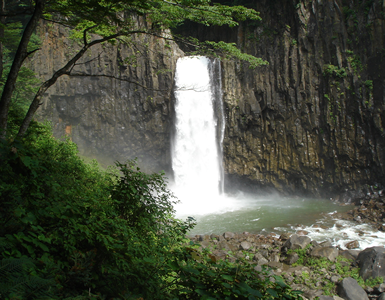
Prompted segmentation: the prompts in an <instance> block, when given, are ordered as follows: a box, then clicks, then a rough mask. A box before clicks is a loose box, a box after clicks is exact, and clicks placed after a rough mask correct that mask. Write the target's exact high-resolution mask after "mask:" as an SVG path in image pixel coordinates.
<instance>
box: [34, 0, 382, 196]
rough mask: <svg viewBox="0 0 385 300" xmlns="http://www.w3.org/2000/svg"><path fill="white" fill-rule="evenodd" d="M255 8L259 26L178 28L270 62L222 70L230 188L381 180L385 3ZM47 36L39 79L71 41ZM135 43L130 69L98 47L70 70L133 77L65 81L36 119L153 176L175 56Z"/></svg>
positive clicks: (334, 187) (117, 49) (90, 152)
mask: <svg viewBox="0 0 385 300" xmlns="http://www.w3.org/2000/svg"><path fill="white" fill-rule="evenodd" d="M246 2H247V1H246ZM251 3H252V5H254V8H255V9H256V10H258V11H260V12H261V17H262V18H263V21H262V22H259V23H255V22H254V23H245V24H242V25H241V26H240V27H239V28H237V29H233V30H229V29H228V28H224V29H222V28H209V29H205V28H203V27H196V26H194V27H192V28H190V29H188V28H185V29H184V30H185V31H187V32H188V31H189V30H190V33H192V34H194V35H196V36H198V37H200V38H208V39H214V40H215V39H217V40H220V39H224V40H226V41H228V42H236V43H238V45H239V46H240V47H241V48H242V49H243V50H244V51H246V52H248V53H251V54H254V55H256V56H259V57H262V58H264V59H265V60H267V61H268V62H269V65H268V66H264V67H260V68H257V69H255V70H250V69H249V68H248V66H247V65H245V64H243V63H239V62H235V61H226V62H223V63H222V80H223V82H222V84H223V99H224V103H225V114H226V131H225V139H224V168H225V172H226V175H227V184H228V185H229V186H230V185H236V184H239V183H242V184H244V183H247V184H248V186H249V187H250V186H252V187H255V188H261V187H267V188H271V189H276V190H279V191H281V192H286V193H305V194H310V195H317V196H319V195H322V196H326V195H333V194H335V193H338V192H343V191H346V190H352V189H360V188H362V187H365V186H367V185H368V184H369V185H373V186H374V188H375V186H377V187H380V186H381V185H384V184H385V176H384V175H385V174H384V150H383V149H384V147H385V145H384V144H385V139H384V123H383V122H385V113H384V109H385V102H384V100H385V99H384V86H385V82H384V80H385V40H384V39H385V36H384V34H385V23H384V16H385V2H384V1H381V0H370V1H360V0H355V1H347V0H313V1H311V0H302V1H298V0H293V1H286V0H277V1H271V0H261V1H253V2H251ZM141 21H142V20H138V22H141ZM42 34H44V36H45V39H44V43H43V51H41V52H40V54H39V55H38V56H35V58H34V63H35V66H36V69H37V71H38V72H39V73H41V74H43V75H44V74H45V71H46V70H49V71H50V70H52V69H55V68H57V67H58V66H59V65H62V63H63V62H64V61H65V59H66V58H67V57H68V56H69V55H70V53H71V47H76V45H71V42H70V41H69V40H68V39H66V38H65V37H66V34H67V33H66V32H65V31H64V30H63V29H58V28H50V29H49V30H48V31H47V32H42ZM57 38H59V41H60V42H59V43H57V42H54V40H55V41H56V40H57ZM135 39H136V40H135V41H139V39H142V40H140V42H141V45H142V46H141V47H140V51H142V52H143V55H142V56H141V57H140V58H139V60H138V61H137V62H132V63H131V64H129V63H127V62H125V59H126V58H130V57H131V56H132V54H135V51H137V50H136V49H134V48H133V47H130V46H127V45H123V44H119V45H117V46H114V47H113V46H101V47H99V48H95V49H93V50H92V53H90V56H89V60H90V61H88V62H87V58H85V60H84V64H82V65H79V66H77V68H79V70H80V71H82V72H84V73H88V74H93V75H100V74H105V75H108V76H116V77H123V78H125V79H126V80H128V81H118V80H114V79H111V78H108V77H100V76H99V77H96V76H95V77H77V78H63V79H62V80H61V81H60V82H59V83H58V84H56V85H55V86H54V87H52V88H51V89H50V90H49V93H48V94H47V97H46V98H45V103H44V105H43V107H42V110H41V117H42V118H49V119H50V120H52V121H53V123H54V127H55V135H57V136H61V135H64V134H68V135H70V136H71V138H72V139H73V140H74V141H75V142H77V143H78V145H79V148H80V150H81V153H82V154H83V155H85V156H90V157H96V158H99V159H100V158H101V157H102V156H104V157H106V158H107V160H108V159H109V162H111V161H112V160H124V159H127V158H130V157H135V156H137V157H139V158H142V159H143V161H144V162H147V165H148V166H149V168H150V169H153V170H156V169H159V168H163V169H166V170H167V169H169V166H170V151H169V149H170V146H169V139H170V132H171V129H172V120H173V113H172V111H173V107H172V93H171V89H172V85H173V77H174V71H175V62H176V59H177V58H178V56H180V55H182V53H181V51H180V50H179V49H178V48H177V47H176V45H175V44H172V43H166V42H165V41H163V40H159V39H157V38H150V37H145V38H140V37H135ZM65 50H66V51H67V52H68V53H67V52H66V51H65ZM93 57H97V58H96V59H91V58H93ZM48 73H49V72H48ZM134 82H135V83H134ZM143 86H145V87H147V88H143Z"/></svg>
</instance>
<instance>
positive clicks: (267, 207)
mask: <svg viewBox="0 0 385 300" xmlns="http://www.w3.org/2000/svg"><path fill="white" fill-rule="evenodd" d="M215 64H216V65H215ZM213 65H214V66H213ZM219 68H220V65H219V63H218V61H213V60H210V59H208V58H206V57H196V56H194V57H184V58H180V59H179V60H178V62H177V67H176V80H175V98H176V103H175V115H176V117H175V118H176V120H175V134H174V139H173V141H172V168H173V172H174V182H172V183H170V186H169V187H170V189H171V190H172V191H173V192H174V194H175V196H176V197H177V198H178V199H179V200H180V201H181V202H180V203H178V204H177V205H176V206H175V209H176V217H177V218H180V219H186V218H187V217H193V218H194V219H195V220H196V221H197V225H196V226H195V228H194V229H193V230H191V232H190V233H189V234H190V235H196V234H212V233H214V234H222V233H224V232H226V231H231V232H245V231H247V232H250V233H271V232H273V233H276V234H278V235H279V234H281V233H283V232H291V233H294V232H296V231H297V230H299V229H301V230H305V231H307V232H309V234H308V236H309V237H310V238H311V239H313V240H317V241H319V242H321V241H324V240H330V241H331V242H332V243H333V244H334V245H339V246H340V247H341V248H343V249H344V248H345V244H346V243H347V242H350V241H353V240H357V241H359V243H360V248H361V249H365V248H367V247H370V246H379V245H385V233H382V232H377V231H374V230H373V229H372V228H371V227H370V226H368V225H365V224H362V225H357V224H355V223H352V222H348V221H342V220H336V219H335V218H334V217H333V215H334V214H335V213H336V212H341V211H347V210H349V209H351V208H352V207H349V206H338V205H336V204H334V203H333V202H331V201H329V200H319V199H304V198H298V197H297V198H294V197H293V198H285V197H282V196H279V195H268V196H265V195H263V196H262V195H257V194H250V193H244V192H242V191H236V192H234V193H232V194H231V195H230V194H225V193H221V192H220V191H221V190H222V187H221V185H222V183H223V176H222V171H221V170H222V156H221V155H222V154H221V152H222V151H221V143H222V139H223V132H224V120H221V119H220V118H223V107H222V106H221V105H222V99H221V93H218V92H215V89H213V87H212V85H213V83H214V82H216V84H220V82H221V80H220V78H219V80H216V79H218V77H219V76H220V69H219ZM219 88H220V87H219ZM215 109H216V111H215ZM219 126H220V127H221V128H219Z"/></svg>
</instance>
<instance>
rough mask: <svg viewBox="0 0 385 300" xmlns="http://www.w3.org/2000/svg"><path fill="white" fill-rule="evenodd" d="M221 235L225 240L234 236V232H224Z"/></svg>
mask: <svg viewBox="0 0 385 300" xmlns="http://www.w3.org/2000/svg"><path fill="white" fill-rule="evenodd" d="M223 237H224V238H225V239H226V240H229V239H233V238H234V237H235V233H234V232H229V231H228V232H225V233H224V234H223Z"/></svg>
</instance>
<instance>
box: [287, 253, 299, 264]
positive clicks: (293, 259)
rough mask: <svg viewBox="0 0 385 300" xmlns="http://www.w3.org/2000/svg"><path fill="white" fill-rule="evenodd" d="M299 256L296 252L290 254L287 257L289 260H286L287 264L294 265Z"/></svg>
mask: <svg viewBox="0 0 385 300" xmlns="http://www.w3.org/2000/svg"><path fill="white" fill-rule="evenodd" d="M298 258H299V256H298V254H297V253H296V252H293V253H290V254H288V255H287V258H286V259H285V261H284V262H285V263H286V264H288V265H292V264H294V263H295V262H296V261H297V260H298Z"/></svg>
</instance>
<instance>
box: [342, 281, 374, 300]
mask: <svg viewBox="0 0 385 300" xmlns="http://www.w3.org/2000/svg"><path fill="white" fill-rule="evenodd" d="M337 294H338V295H339V296H340V297H342V298H344V299H345V300H369V298H368V295H366V293H365V291H364V289H363V288H362V287H360V286H359V284H358V283H357V281H356V280H354V279H353V278H351V277H347V278H344V279H343V280H342V281H341V282H340V284H339V285H338V286H337Z"/></svg>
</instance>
